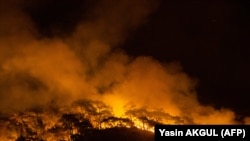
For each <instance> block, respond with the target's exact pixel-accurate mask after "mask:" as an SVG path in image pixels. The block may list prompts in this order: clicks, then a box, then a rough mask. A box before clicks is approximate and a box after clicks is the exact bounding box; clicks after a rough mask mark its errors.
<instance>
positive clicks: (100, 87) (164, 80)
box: [0, 0, 237, 124]
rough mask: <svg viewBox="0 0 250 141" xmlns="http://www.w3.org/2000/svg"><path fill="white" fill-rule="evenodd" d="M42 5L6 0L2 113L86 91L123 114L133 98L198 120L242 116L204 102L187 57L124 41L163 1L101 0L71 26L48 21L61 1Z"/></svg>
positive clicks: (0, 60)
mask: <svg viewBox="0 0 250 141" xmlns="http://www.w3.org/2000/svg"><path fill="white" fill-rule="evenodd" d="M56 2H59V1H53V3H54V5H55V3H56ZM59 3H60V2H59ZM66 3H67V2H66ZM68 3H73V2H68ZM86 3H87V2H86ZM40 4H41V2H39V1H36V2H30V3H28V2H25V1H17V0H10V1H8V2H3V1H1V4H0V5H1V13H0V15H1V17H0V36H1V37H0V49H1V52H0V64H1V66H0V110H1V112H2V113H10V112H16V111H22V110H25V109H29V108H32V107H35V106H44V107H46V106H47V105H51V104H57V105H59V106H65V105H68V104H70V103H71V102H72V101H75V100H77V99H85V98H86V99H93V100H101V101H103V102H105V103H106V104H108V105H111V106H112V108H113V111H114V113H115V114H116V115H118V116H122V115H123V114H124V113H123V111H124V110H123V106H124V105H125V104H126V103H128V102H133V103H135V104H136V105H137V106H138V107H143V106H146V107H151V108H163V109H164V110H165V111H166V112H168V113H169V114H170V115H173V116H181V117H188V118H189V119H192V120H193V122H194V123H202V124H204V123H227V124H232V123H237V121H235V117H236V115H235V113H234V112H233V111H231V110H230V109H223V108H222V109H215V108H213V107H212V106H204V105H202V104H200V103H199V101H198V99H197V96H196V95H197V94H196V92H195V86H196V84H197V81H195V80H194V79H192V78H190V77H189V76H188V74H186V73H185V72H183V71H182V69H181V65H180V64H178V63H166V64H162V63H160V62H158V61H157V60H155V59H154V58H151V57H149V56H138V57H136V58H134V57H131V56H128V55H127V54H126V53H124V52H123V51H122V49H119V48H117V46H119V45H121V44H122V43H123V42H124V41H125V39H126V37H127V36H129V32H130V31H133V30H135V29H136V27H138V26H140V25H141V24H144V23H145V22H147V18H148V16H149V15H150V13H151V12H154V10H156V9H157V5H158V4H159V3H158V2H156V1H154V0H152V1H151V0H138V1H133V0H121V1H111V0H107V1H96V2H95V3H91V6H90V7H91V8H89V9H88V11H87V12H86V11H84V10H83V11H81V10H77V12H78V13H77V12H76V13H73V14H72V13H71V14H69V15H70V16H69V15H68V17H72V16H73V15H74V14H79V15H83V13H81V12H84V13H85V16H78V17H77V18H76V19H74V18H73V19H71V20H75V21H74V22H73V24H72V23H71V24H70V25H68V24H67V23H63V22H62V23H60V22H54V23H56V24H47V25H46V24H41V23H49V22H50V21H51V20H52V19H53V18H50V20H48V18H49V16H51V15H53V12H55V11H56V10H57V9H56V8H57V7H50V10H48V9H46V7H49V6H50V2H49V1H48V2H45V3H43V4H44V5H45V6H44V7H43V6H42V8H41V7H40V10H41V11H35V13H33V15H32V12H30V11H32V10H34V8H32V7H35V8H37V7H39V6H41V5H40ZM63 8H67V6H65V5H64V7H62V9H63ZM81 8H84V7H81ZM27 9H28V10H27ZM52 9H54V10H52ZM46 10H48V11H47V12H46ZM85 10H86V9H85ZM44 11H45V15H46V14H47V15H46V16H47V17H48V18H47V19H46V16H45V17H44V18H45V19H44V21H42V22H41V23H40V24H39V23H37V22H38V21H39V20H38V19H39V17H36V16H38V15H39V14H36V13H39V12H44ZM51 12H52V13H51ZM64 14H65V15H67V12H66V13H65V12H64ZM59 15H60V14H59ZM59 15H56V16H59ZM40 16H41V15H40ZM43 16H44V15H43ZM56 16H55V17H56ZM61 16H63V15H61ZM34 17H35V18H34ZM68 17H67V16H66V17H65V18H68ZM81 18H82V19H81ZM46 20H48V21H46ZM52 21H53V20H52ZM59 21H60V20H59ZM66 21H67V20H66ZM43 25H45V26H44V28H41V26H43ZM48 25H49V26H48ZM41 29H42V30H41ZM64 29H65V32H64ZM43 30H45V31H46V32H44V33H42V31H43ZM47 33H49V36H47V35H48V34H47ZM62 34H63V36H62Z"/></svg>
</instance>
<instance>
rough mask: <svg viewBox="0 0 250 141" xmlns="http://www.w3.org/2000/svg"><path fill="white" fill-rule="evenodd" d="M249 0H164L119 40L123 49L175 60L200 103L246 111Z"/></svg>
mask: <svg viewBox="0 0 250 141" xmlns="http://www.w3.org/2000/svg"><path fill="white" fill-rule="evenodd" d="M249 37H250V1H242V2H236V1H235V2H229V1H228V0H225V1H223V0H220V1H211V0H202V1H197V0H188V1H187V0H166V1H162V3H161V5H160V8H159V9H158V11H157V12H155V13H154V14H153V15H152V16H151V19H150V21H149V22H148V23H147V24H146V25H144V26H143V27H141V28H140V29H139V30H137V32H135V33H134V34H133V35H132V36H130V38H129V39H128V41H127V42H126V44H125V48H126V50H127V51H128V53H130V54H133V55H141V54H144V55H150V56H153V57H155V58H157V59H158V60H160V61H163V62H168V61H179V62H180V63H181V64H182V65H183V69H184V71H185V72H187V73H188V74H189V75H190V76H192V77H194V78H197V79H198V80H199V85H198V87H197V92H198V96H199V99H200V101H201V102H202V103H206V104H214V106H216V107H221V106H222V107H230V108H232V109H234V110H236V112H239V113H240V114H250V112H249V110H248V107H250V103H249V98H250V96H249V84H250V62H249V61H250V49H249V46H250V43H249Z"/></svg>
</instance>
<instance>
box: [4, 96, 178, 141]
mask: <svg viewBox="0 0 250 141" xmlns="http://www.w3.org/2000/svg"><path fill="white" fill-rule="evenodd" d="M128 105H130V107H129V108H128ZM128 105H125V107H126V108H123V109H126V110H125V111H124V112H123V114H124V115H123V116H122V117H118V116H116V115H114V113H113V112H112V111H113V110H112V109H113V108H112V107H110V106H108V105H106V104H105V103H103V102H101V101H93V100H88V99H87V100H86V99H82V100H77V101H75V102H73V103H72V105H71V106H70V107H65V108H60V109H55V110H56V111H51V110H49V109H43V108H37V109H31V110H29V111H25V112H21V113H15V114H12V115H9V116H8V117H2V118H1V125H2V126H1V132H8V134H1V140H13V139H17V138H20V137H24V138H29V139H43V140H46V141H50V140H57V139H64V140H70V139H71V137H72V136H75V135H79V136H80V135H81V136H85V135H87V134H88V133H89V132H90V131H91V130H105V129H107V128H129V129H132V128H134V129H139V130H144V131H149V132H154V125H155V124H160V123H164V122H160V121H164V120H165V121H166V120H167V119H170V118H171V120H172V122H175V123H176V122H178V120H177V119H178V118H177V117H173V116H171V115H169V114H168V113H165V112H163V111H160V110H154V111H152V110H151V111H149V110H147V109H146V108H136V107H133V106H132V105H131V103H129V104H128ZM155 113H161V115H162V117H160V116H159V115H160V114H158V115H157V114H155ZM154 114H155V115H154ZM163 115H164V116H163ZM169 121H170V120H169ZM165 124H166V123H165ZM168 124H169V123H168ZM3 135H4V136H3Z"/></svg>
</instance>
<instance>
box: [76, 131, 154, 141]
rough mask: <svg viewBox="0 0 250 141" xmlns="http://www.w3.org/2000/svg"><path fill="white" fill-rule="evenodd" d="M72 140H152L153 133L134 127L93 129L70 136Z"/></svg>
mask: <svg viewBox="0 0 250 141" xmlns="http://www.w3.org/2000/svg"><path fill="white" fill-rule="evenodd" d="M72 139H73V140H74V141H154V133H152V132H149V131H143V130H140V129H136V128H110V129H104V130H93V131H91V133H89V134H87V135H85V136H77V135H76V136H75V137H72Z"/></svg>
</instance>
